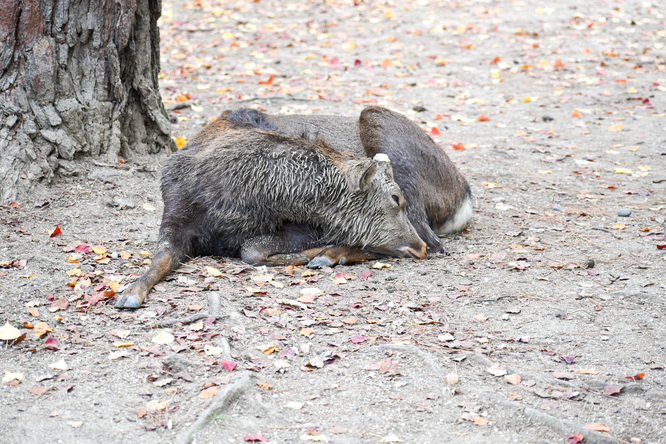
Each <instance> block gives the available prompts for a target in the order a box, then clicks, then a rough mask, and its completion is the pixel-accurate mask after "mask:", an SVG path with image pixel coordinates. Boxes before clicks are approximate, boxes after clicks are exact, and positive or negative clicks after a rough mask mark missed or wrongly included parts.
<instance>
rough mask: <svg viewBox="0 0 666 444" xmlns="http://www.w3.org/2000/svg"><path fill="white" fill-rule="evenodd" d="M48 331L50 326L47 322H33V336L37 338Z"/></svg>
mask: <svg viewBox="0 0 666 444" xmlns="http://www.w3.org/2000/svg"><path fill="white" fill-rule="evenodd" d="M50 331H51V327H49V324H47V323H46V322H38V323H36V324H35V327H34V328H33V332H34V333H35V336H36V337H38V338H41V337H42V336H44V335H45V334H46V333H48V332H50Z"/></svg>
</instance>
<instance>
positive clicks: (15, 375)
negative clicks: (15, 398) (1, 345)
mask: <svg viewBox="0 0 666 444" xmlns="http://www.w3.org/2000/svg"><path fill="white" fill-rule="evenodd" d="M22 380H23V373H21V372H10V371H8V370H5V376H3V377H2V382H4V383H5V384H6V383H8V382H12V381H17V382H21V381H22Z"/></svg>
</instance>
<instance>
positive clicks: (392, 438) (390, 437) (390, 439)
mask: <svg viewBox="0 0 666 444" xmlns="http://www.w3.org/2000/svg"><path fill="white" fill-rule="evenodd" d="M380 442H402V440H401V439H400V438H398V437H397V436H396V435H394V434H393V433H391V434H389V435H386V436H385V437H383V438H382V439H381V441H380Z"/></svg>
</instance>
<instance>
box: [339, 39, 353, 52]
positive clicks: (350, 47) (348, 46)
mask: <svg viewBox="0 0 666 444" xmlns="http://www.w3.org/2000/svg"><path fill="white" fill-rule="evenodd" d="M342 49H344V51H345V52H352V51H353V50H354V49H356V42H353V41H349V42H347V43H345V44H343V45H342Z"/></svg>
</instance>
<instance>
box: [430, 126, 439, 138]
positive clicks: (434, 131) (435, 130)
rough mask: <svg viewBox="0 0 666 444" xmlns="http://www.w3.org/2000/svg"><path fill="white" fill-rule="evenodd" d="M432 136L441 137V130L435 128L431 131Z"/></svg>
mask: <svg viewBox="0 0 666 444" xmlns="http://www.w3.org/2000/svg"><path fill="white" fill-rule="evenodd" d="M430 134H432V135H433V136H439V135H441V134H442V133H440V132H439V130H438V129H437V127H436V126H433V127H432V128H431V129H430Z"/></svg>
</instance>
